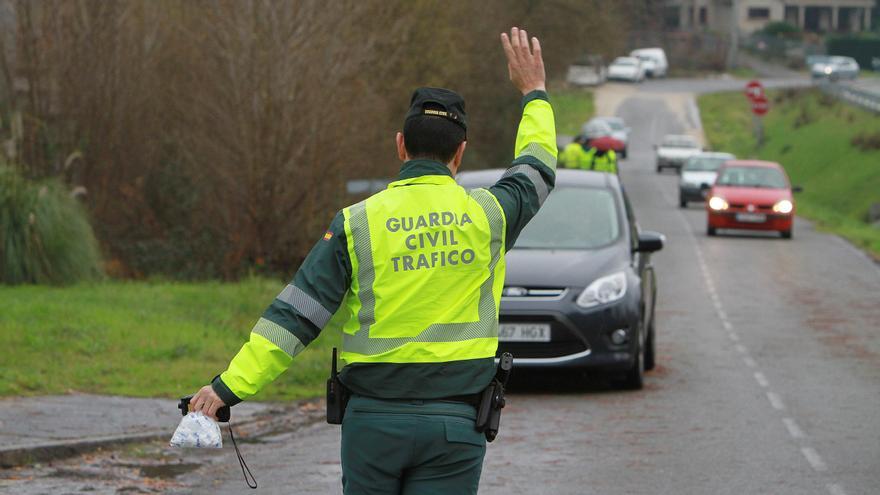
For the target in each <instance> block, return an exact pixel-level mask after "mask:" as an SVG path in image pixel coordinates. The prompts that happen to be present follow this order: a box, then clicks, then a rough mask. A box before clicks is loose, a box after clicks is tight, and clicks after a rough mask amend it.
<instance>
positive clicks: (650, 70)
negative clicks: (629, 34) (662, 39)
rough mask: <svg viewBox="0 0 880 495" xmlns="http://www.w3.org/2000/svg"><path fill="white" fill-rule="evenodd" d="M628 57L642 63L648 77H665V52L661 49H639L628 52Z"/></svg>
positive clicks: (667, 65) (666, 67) (666, 69)
mask: <svg viewBox="0 0 880 495" xmlns="http://www.w3.org/2000/svg"><path fill="white" fill-rule="evenodd" d="M629 56H630V57H635V58H637V59H639V60H641V61H642V64H643V65H644V66H645V75H646V76H648V77H652V78H653V77H666V73H667V72H668V71H669V63H668V62H667V61H666V52H665V51H663V49H662V48H639V49H637V50H633V51H632V52H630V54H629Z"/></svg>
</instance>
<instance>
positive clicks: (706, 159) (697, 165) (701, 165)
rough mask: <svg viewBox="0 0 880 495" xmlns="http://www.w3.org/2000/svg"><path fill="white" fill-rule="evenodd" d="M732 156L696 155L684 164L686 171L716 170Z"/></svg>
mask: <svg viewBox="0 0 880 495" xmlns="http://www.w3.org/2000/svg"><path fill="white" fill-rule="evenodd" d="M731 159H733V157H732V156H695V157H693V158H691V159H690V160H688V161H687V163H685V164H684V169H683V170H684V171H685V172H715V171H717V170H718V168H719V167H721V165H722V164H723V163H724V162H726V161H727V160H731Z"/></svg>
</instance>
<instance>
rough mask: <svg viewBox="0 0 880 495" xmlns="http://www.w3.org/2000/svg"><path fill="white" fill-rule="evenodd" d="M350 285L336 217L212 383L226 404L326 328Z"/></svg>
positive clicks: (248, 392) (257, 385)
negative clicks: (248, 338) (227, 366)
mask: <svg viewBox="0 0 880 495" xmlns="http://www.w3.org/2000/svg"><path fill="white" fill-rule="evenodd" d="M350 281H351V260H350V259H349V256H348V249H347V247H346V239H345V228H344V226H343V216H342V214H341V213H338V214H337V215H336V217H335V218H334V219H333V222H332V223H331V224H330V229H329V230H328V231H327V233H326V234H325V235H324V238H323V239H321V240H320V241H318V243H317V244H315V247H313V248H312V251H311V252H310V253H309V255H308V256H307V257H306V259H305V261H303V264H302V266H301V267H300V269H299V270H298V271H297V272H296V275H294V277H293V281H292V282H291V283H290V284H289V285H288V286H287V287H285V288H284V290H282V291H281V293H280V294H278V296H277V297H276V298H275V300H274V301H272V304H270V305H269V307H268V308H267V309H266V311H265V312H263V316H262V317H261V318H260V320H259V321H257V324H256V325H255V326H254V328H253V330H251V335H250V340H249V341H248V342H247V343H245V344H244V346H242V348H241V350H240V351H238V354H237V355H236V356H235V357H234V358H233V359H232V362H230V363H229V368H227V370H226V371H224V372H223V373H222V374H221V375H220V376H218V377H217V378H215V379H214V381H213V383H212V384H211V386H212V388H213V389H214V392H216V393H217V395H219V396H220V398H221V399H222V400H223V402H224V403H225V404H226V405H233V404H237V403H239V402H241V401H242V400H244V399H246V398H248V397H250V396H252V395H254V394H256V393H257V392H259V391H260V389H262V388H263V386H264V385H266V384H268V383H269V382H271V381H273V380H274V379H275V378H277V377H278V375H280V374H281V373H283V372H284V371H285V370H286V369H287V368H288V367H289V366H290V363H291V362H292V361H293V358H294V357H295V356H296V355H297V354H299V353H300V352H301V351H302V350H303V349H304V348H305V347H306V346H307V345H309V343H311V342H312V341H313V340H315V338H317V337H318V334H319V333H320V332H321V330H322V329H323V328H324V327H325V326H326V325H327V322H328V321H329V320H330V317H331V316H332V315H333V313H335V312H336V310H337V309H338V308H339V306H340V304H341V303H342V300H343V298H344V296H345V293H346V291H347V290H348V286H349V283H350Z"/></svg>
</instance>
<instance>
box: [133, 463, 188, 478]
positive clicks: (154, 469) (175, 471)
mask: <svg viewBox="0 0 880 495" xmlns="http://www.w3.org/2000/svg"><path fill="white" fill-rule="evenodd" d="M200 466H201V464H195V463H186V462H181V463H179V464H155V465H152V466H141V475H142V476H146V477H147V478H176V477H177V476H180V475H181V474H186V473H189V472H191V471H195V470H196V469H198V468H199V467H200Z"/></svg>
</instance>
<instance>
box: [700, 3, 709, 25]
mask: <svg viewBox="0 0 880 495" xmlns="http://www.w3.org/2000/svg"><path fill="white" fill-rule="evenodd" d="M706 10H707V9H706V7H700V25H701V26H705V25H706V23H707V22H708V20H709V15H708V12H706Z"/></svg>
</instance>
